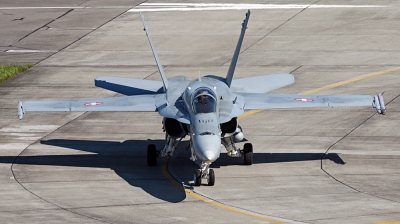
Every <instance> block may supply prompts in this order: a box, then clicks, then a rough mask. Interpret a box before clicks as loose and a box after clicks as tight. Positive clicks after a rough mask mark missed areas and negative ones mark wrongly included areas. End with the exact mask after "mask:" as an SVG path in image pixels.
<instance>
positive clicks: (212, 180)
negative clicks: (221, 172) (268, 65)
mask: <svg viewBox="0 0 400 224" xmlns="http://www.w3.org/2000/svg"><path fill="white" fill-rule="evenodd" d="M207 180H208V186H214V184H215V174H214V170H213V169H210V170H209V173H208V179H207Z"/></svg>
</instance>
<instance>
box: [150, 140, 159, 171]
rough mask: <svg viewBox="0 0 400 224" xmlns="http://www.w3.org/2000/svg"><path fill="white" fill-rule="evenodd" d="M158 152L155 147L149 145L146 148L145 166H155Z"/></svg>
mask: <svg viewBox="0 0 400 224" xmlns="http://www.w3.org/2000/svg"><path fill="white" fill-rule="evenodd" d="M157 158H158V152H157V148H156V145H154V144H151V145H148V146H147V165H148V166H157Z"/></svg>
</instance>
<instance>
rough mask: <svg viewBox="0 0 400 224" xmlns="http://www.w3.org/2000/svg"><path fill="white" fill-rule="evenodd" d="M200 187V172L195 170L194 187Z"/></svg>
mask: <svg viewBox="0 0 400 224" xmlns="http://www.w3.org/2000/svg"><path fill="white" fill-rule="evenodd" d="M200 185H201V171H200V170H196V171H194V186H200Z"/></svg>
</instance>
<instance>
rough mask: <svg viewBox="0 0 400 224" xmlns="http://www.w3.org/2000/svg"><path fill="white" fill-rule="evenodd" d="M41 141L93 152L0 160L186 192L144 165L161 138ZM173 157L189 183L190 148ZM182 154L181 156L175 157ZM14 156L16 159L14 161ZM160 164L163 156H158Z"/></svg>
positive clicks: (157, 192) (257, 158) (230, 161)
mask: <svg viewBox="0 0 400 224" xmlns="http://www.w3.org/2000/svg"><path fill="white" fill-rule="evenodd" d="M41 144H43V145H51V146H57V147H63V148H69V149H73V150H78V151H84V152H90V153H93V154H78V153H77V154H66V155H34V156H24V155H22V156H19V157H17V158H16V159H15V157H14V156H0V163H9V164H11V163H13V162H14V164H22V165H43V166H46V165H48V166H69V167H93V168H109V169H111V170H113V171H114V172H115V173H116V174H117V175H118V176H120V177H121V178H123V179H124V180H125V181H126V182H127V183H129V184H130V185H131V186H134V187H140V188H142V189H143V190H144V191H145V192H147V193H148V194H150V195H152V196H153V197H156V198H158V199H161V200H164V201H167V202H171V203H177V202H181V201H183V200H184V199H185V198H186V194H185V193H184V192H183V191H182V190H180V189H178V188H176V187H175V186H173V185H172V184H171V183H169V182H168V181H166V179H165V177H164V176H163V174H162V171H161V168H160V165H158V166H156V167H148V166H147V158H146V155H147V153H146V150H147V145H148V144H155V145H156V146H157V148H161V147H163V146H164V140H127V141H124V142H113V141H91V140H67V139H52V140H47V141H41ZM322 155H323V153H256V152H255V153H254V161H253V163H254V164H261V163H282V162H300V161H311V160H321V157H322ZM173 157H177V158H175V159H178V160H180V161H179V164H181V165H182V166H184V167H186V168H187V169H186V170H181V169H180V170H181V172H180V174H181V175H182V176H180V175H179V176H180V177H178V178H180V179H182V181H183V182H184V183H189V181H192V178H193V171H194V170H195V169H198V166H197V165H196V164H195V163H193V162H192V161H190V160H189V157H190V150H184V149H181V150H179V151H178V152H177V153H176V155H174V156H173ZM178 157H182V158H178ZM14 159H15V161H14ZM322 159H323V160H330V161H333V162H335V163H337V164H345V162H344V161H343V160H342V159H341V158H340V157H339V155H338V154H335V153H332V154H329V155H326V156H324V157H323V158H322ZM158 163H159V164H161V163H162V159H159V161H158ZM232 165H243V160H242V159H241V158H232V157H229V156H228V155H227V154H226V153H221V156H220V158H219V159H218V160H216V161H215V162H214V163H212V164H211V168H219V167H221V166H232Z"/></svg>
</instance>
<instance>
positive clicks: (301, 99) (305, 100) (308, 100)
mask: <svg viewBox="0 0 400 224" xmlns="http://www.w3.org/2000/svg"><path fill="white" fill-rule="evenodd" d="M294 100H296V101H301V102H314V100H313V99H310V98H294Z"/></svg>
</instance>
